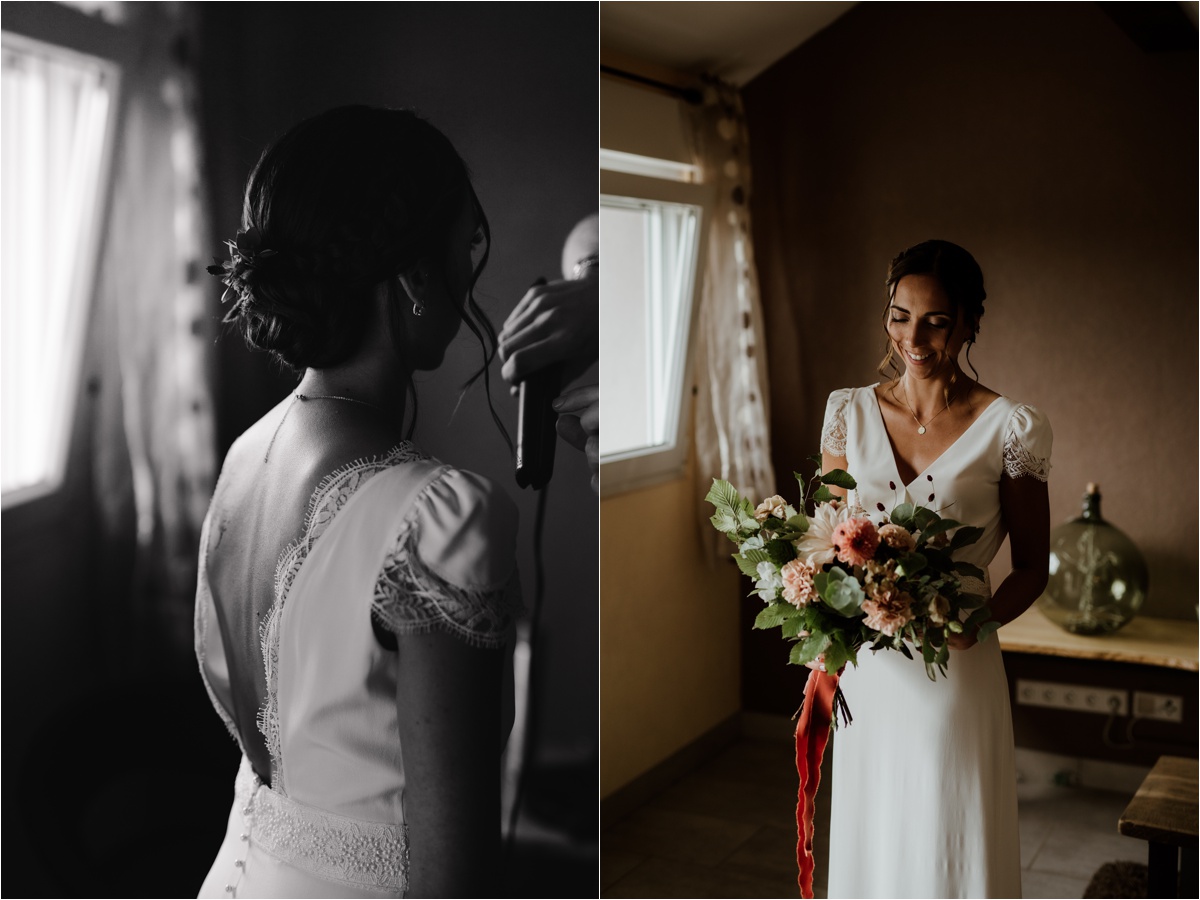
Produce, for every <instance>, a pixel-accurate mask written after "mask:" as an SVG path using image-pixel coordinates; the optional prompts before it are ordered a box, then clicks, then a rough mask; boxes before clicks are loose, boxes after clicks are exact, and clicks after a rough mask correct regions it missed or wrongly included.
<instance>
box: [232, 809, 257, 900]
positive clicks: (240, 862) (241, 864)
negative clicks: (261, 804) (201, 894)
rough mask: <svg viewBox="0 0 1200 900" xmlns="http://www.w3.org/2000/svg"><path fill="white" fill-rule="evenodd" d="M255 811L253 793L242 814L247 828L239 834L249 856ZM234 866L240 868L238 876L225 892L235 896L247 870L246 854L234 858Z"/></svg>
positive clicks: (244, 851)
mask: <svg viewBox="0 0 1200 900" xmlns="http://www.w3.org/2000/svg"><path fill="white" fill-rule="evenodd" d="M253 813H254V798H253V795H252V796H251V799H250V802H249V803H247V804H246V805H245V806H244V807H242V815H243V817H244V819H243V821H244V824H245V826H246V830H245V831H243V832H242V833H241V834H240V835H239V837H240V838H241V841H242V843H243V844H245V847H243V848H242V850H243V853H245V855H246V856H248V855H249V853H250V827H251V819H250V816H251V815H252V814H253ZM233 866H234V868H235V869H238V870H239V871H238V872H237V878H236V880H235V881H234V883H233V884H227V885H225V893H227V894H229V895H230V896H231V897H233V896H236V894H235V891H237V886H238V884H239V883H240V882H241V880H242V873H243V872H245V871H246V859H245V856H243V858H242V859H236V860H234V862H233Z"/></svg>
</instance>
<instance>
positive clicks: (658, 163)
mask: <svg viewBox="0 0 1200 900" xmlns="http://www.w3.org/2000/svg"><path fill="white" fill-rule="evenodd" d="M601 169H602V171H601V196H600V257H601V259H602V260H603V264H602V265H603V274H602V276H601V279H600V355H601V359H602V360H603V361H604V362H603V364H602V365H601V367H600V392H601V396H602V397H603V398H604V426H603V427H602V428H601V429H600V461H601V466H602V469H603V471H602V474H601V486H602V490H603V492H604V493H605V494H606V495H609V494H612V493H619V492H621V491H625V490H630V489H634V488H637V487H644V486H647V485H649V484H653V483H655V482H657V481H662V480H666V479H668V478H673V477H678V476H679V475H681V474H682V471H683V465H684V461H685V458H686V451H687V446H686V441H685V439H684V435H685V432H686V424H687V413H688V404H687V403H686V402H685V400H686V397H685V391H686V385H687V384H688V381H687V377H688V374H689V373H688V371H687V369H688V360H689V357H690V353H689V349H690V345H691V331H692V327H691V326H692V320H693V314H694V312H695V306H696V304H695V302H694V296H696V279H697V274H696V273H697V272H698V271H699V264H700V257H701V255H702V254H701V248H702V241H701V235H702V231H703V224H704V208H705V201H706V194H705V190H704V188H703V187H702V186H700V185H697V184H695V183H694V182H695V180H696V179H697V178H698V173H697V170H696V168H695V167H694V166H687V165H681V164H679V163H674V162H670V161H665V160H654V159H646V158H638V157H634V156H632V155H630V154H612V153H610V152H608V151H601ZM643 173H653V174H643Z"/></svg>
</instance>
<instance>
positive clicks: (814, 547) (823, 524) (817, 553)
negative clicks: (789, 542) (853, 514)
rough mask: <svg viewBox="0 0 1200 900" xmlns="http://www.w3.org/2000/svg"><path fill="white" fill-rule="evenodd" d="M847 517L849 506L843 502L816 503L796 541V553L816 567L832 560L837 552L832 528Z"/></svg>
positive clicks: (848, 515)
mask: <svg viewBox="0 0 1200 900" xmlns="http://www.w3.org/2000/svg"><path fill="white" fill-rule="evenodd" d="M849 518H850V507H848V506H846V505H845V504H842V503H818V504H817V508H816V509H814V510H813V514H812V515H811V516H809V517H808V531H806V532H804V535H803V536H802V537H801V538H800V540H798V541H796V553H797V555H798V556H799V557H800V558H801V559H802V560H804V561H805V562H806V563H810V564H811V565H813V566H816V567H817V568H820V567H821V566H823V565H825V563H828V562H833V557H834V554H835V553H836V552H837V551H836V550H835V549H834V546H833V532H834V529H835V528H837V526H838V525H840V524H841V523H842V522H845V521H846V520H847V519H849Z"/></svg>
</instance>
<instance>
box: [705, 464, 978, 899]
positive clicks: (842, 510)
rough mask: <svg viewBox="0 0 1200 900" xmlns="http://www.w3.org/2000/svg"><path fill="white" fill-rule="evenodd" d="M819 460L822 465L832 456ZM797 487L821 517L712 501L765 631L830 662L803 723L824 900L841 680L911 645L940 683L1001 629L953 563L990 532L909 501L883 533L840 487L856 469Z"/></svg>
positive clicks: (807, 864)
mask: <svg viewBox="0 0 1200 900" xmlns="http://www.w3.org/2000/svg"><path fill="white" fill-rule="evenodd" d="M813 459H814V460H815V461H816V463H817V464H818V466H819V465H820V462H821V458H820V457H819V456H818V457H813ZM796 479H797V480H798V481H799V482H800V487H801V490H802V491H805V494H806V495H808V494H811V497H807V499H810V500H811V501H812V502H813V504H814V506H813V511H812V515H805V514H804V512H802V511H800V510H797V509H795V508H794V507H792V506H791V505H790V504H789V503H788V502H787V501H786V500H784V499H783V498H782V497H780V496H778V495H776V496H774V497H768V498H767V499H766V500H764V501H763V502H762V503H760V504H758V506H757V507H755V506H754V505H753V504H752V503H751V502H750V501H749V500H747V499H745V498H744V497H742V496H740V495H739V494H738V492H737V491H736V490H735V489H734V487H733V485H731V484H729V482H727V481H720V480H716V479H714V480H713V486H712V490H711V491H709V492H708V496H707V498H706V499H707V500H708V502H709V503H711V504H712V505H713V506H715V507H716V514H715V515H713V517H712V524H713V527H714V528H716V529H717V531H720V532H721V533H722V534H724V535H725V536H726V537H728V538H729V539H730V540H731V541H733V543H734V544H736V545H737V552H736V553H734V554H733V558H734V560H735V561H736V562H737V564H738V567H739V568H740V569H741V570H742V572H744V573H745V574H746V575H748V576H749V577H751V578H753V579H754V591H753V593H755V594H757V595H758V596H759V597H760V598H761V599H762V600H763V602H764V603H765V604H766V607H765V608H764V609H763V610H762V611H761V612H760V613H759V614H758V616H757V618H756V619H755V621H754V627H755V628H776V627H778V628H779V629H780V630H781V632H782V634H783V637H784V639H785V640H787V641H790V642H791V644H792V649H791V653H790V655H789V658H788V661H789V662H792V663H798V664H801V665H803V664H805V663H810V662H815V661H817V660H821V661H822V662H823V664H824V671H818V670H816V669H814V670H813V671H812V672H810V673H809V676H808V683H807V685H806V686H805V689H804V705H803V707H802V708H801V711H800V712H799V713H798V714H797V715H798V718H799V722H798V723H797V725H796V769H797V772H798V774H799V776H800V790H799V795H798V801H797V805H796V827H797V832H798V841H797V845H796V862H797V866H798V868H799V873H800V874H799V877H798V879H797V880H798V882H799V885H800V892H801V896H803V897H806V898H807V897H812V896H813V888H812V882H813V866H814V857H813V852H812V841H813V817H814V812H815V802H816V792H817V785H818V784H819V782H820V772H821V758H822V757H823V756H824V754H825V745H826V743H827V742H828V740H829V729H830V726H831V725H833V726H834V727H836V725H837V720H838V718H839V716H840V717H841V718H842V720H843V721H845V722H846V723H849V722H850V711H849V709H848V708H847V707H846V701H845V698H844V697H842V693H841V689H840V688H839V687H838V678H839V676H838V673H840V672H841V670H842V668H843V667H844V666H845V665H846V664H847V663H849V664H850V665H854V666H857V665H858V651H859V650H860V649H861V648H862V647H863V645H868V646H870V648H871V650H873V651H875V650H897V651H899V652H900V653H903V654H904V655H905V656H907V657H908V658H909V659H913V658H914V657H913V651H912V650H910V649H909V647H910V645H911V646H912V647H913V648H915V649H917V650H919V652H920V654H921V658H922V660H923V661H924V663H925V673H926V674H927V675H928V676H929V678H930V680H933V681H936V680H937V675H936V674H935V669H936V670H937V671H938V672H941V674H942V675H945V674H946V663H947V662H948V660H949V658H950V647H949V643H948V641H947V638H948V637H949V635H951V634H959V633H962V632H963V631H965V630H967V629H973V630H975V633H976V635H977V637H978V639H979V640H983V639H984V638H986V637H987V636H988V635H989V634H991V633H992V632H993V631H995V630H996V628H997V627H999V626H998V624H997V623H996V622H994V621H989V612H988V608H987V605H986V603H987V600H986V598H985V597H982V596H979V595H977V594H973V593H970V592H969V591H967V590H965V589H964V587H963V583H962V579H963V578H973V579H978V580H980V581H982V580H983V577H984V573H983V571H982V570H981V569H979V568H978V567H976V566H973V565H970V564H969V563H965V562H959V561H956V560H955V559H954V558H953V554H954V552H955V551H956V550H960V549H962V548H963V547H967V546H969V545H971V544H973V543H975V542H976V541H977V540H979V538H980V537H981V536H982V535H983V529H982V528H975V527H972V526H969V525H964V524H962V523H961V522H956V521H955V520H954V519H950V518H944V517H943V516H941V515H939V514H938V513H937V512H936V511H934V510H932V509H927V508H926V507H924V506H917V505H915V504H912V503H898V504H896V505H895V506H894V507H893V508H892V510H891V512H890V513H889V512H887V510H886V508H885V507H884V506H883V505H882V504H880V506H879V512H882V513H884V515H883V517H882V521H880V522H879V523H878V524H876V523H875V522H873V521H872V520H871V519H870V518H868V517H867V514H866V512H865V511H863V510H861V509H858V508H855V507H853V506H851V505H850V504H848V503H847V502H845V501H842V500H839V499H838V498H836V497H835V496H834V495H833V493H832V492H831V491H830V490H829V488H830V486H834V487H840V488H845V489H846V490H853V489H854V488H855V487H856V482H855V481H854V478H853V477H851V475H850V474H849V473H848V472H845V471H843V470H841V469H835V470H833V471H832V472H828V473H826V474H822V473H821V472H820V471H818V472H817V474H816V475H814V476H813V478H812V479H810V480H809V482H808V484H807V490H806V484H805V480H804V477H803V476H801V475H800V474H798V473H797V475H796ZM930 481H931V482H932V478H930ZM894 489H895V488H894V486H893V490H894ZM933 499H934V494H932V493H931V494H930V495H929V500H930V502H932V501H933Z"/></svg>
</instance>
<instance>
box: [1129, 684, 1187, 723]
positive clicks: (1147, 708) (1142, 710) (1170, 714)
mask: <svg viewBox="0 0 1200 900" xmlns="http://www.w3.org/2000/svg"><path fill="white" fill-rule="evenodd" d="M1133 714H1134V715H1135V716H1136V717H1137V718H1139V719H1159V720H1161V721H1163V722H1182V721H1183V698H1182V697H1180V696H1178V695H1177V694H1149V693H1146V692H1145V691H1134V692H1133Z"/></svg>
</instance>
